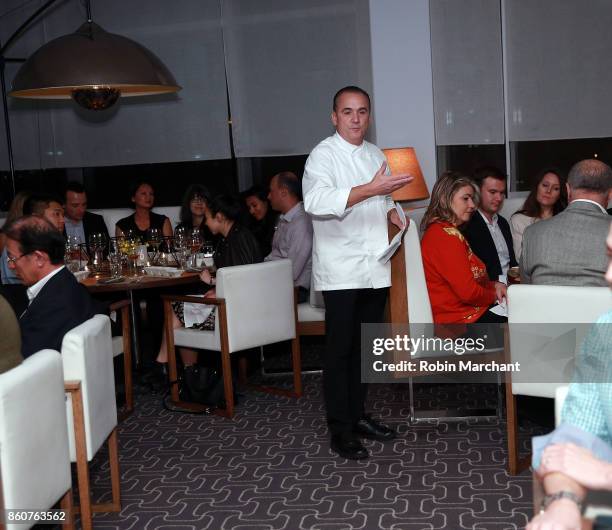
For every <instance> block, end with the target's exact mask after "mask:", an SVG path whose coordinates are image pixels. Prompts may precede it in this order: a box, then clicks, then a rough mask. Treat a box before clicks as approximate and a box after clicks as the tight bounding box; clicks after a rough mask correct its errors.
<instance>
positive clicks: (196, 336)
mask: <svg viewBox="0 0 612 530" xmlns="http://www.w3.org/2000/svg"><path fill="white" fill-rule="evenodd" d="M215 324H216V326H215V331H207V330H197V329H185V328H178V329H175V330H174V344H175V346H185V347H187V348H201V349H203V350H212V351H220V350H221V341H220V339H219V331H218V327H219V326H218V324H219V321H218V320H217V321H216V322H215Z"/></svg>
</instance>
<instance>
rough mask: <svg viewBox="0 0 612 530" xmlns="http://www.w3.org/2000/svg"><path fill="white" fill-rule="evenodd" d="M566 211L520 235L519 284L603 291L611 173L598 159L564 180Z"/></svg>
mask: <svg viewBox="0 0 612 530" xmlns="http://www.w3.org/2000/svg"><path fill="white" fill-rule="evenodd" d="M567 194H568V197H569V200H570V204H569V206H568V207H567V208H566V209H565V210H564V211H563V212H561V213H559V214H558V215H556V216H554V217H551V218H550V219H546V220H544V221H539V222H537V223H535V224H532V225H531V226H529V227H528V228H527V229H526V230H525V234H524V235H523V251H522V254H521V263H520V268H521V279H522V282H523V283H533V284H540V285H591V286H602V287H605V286H606V285H607V284H606V280H605V279H604V274H605V271H606V268H607V258H606V255H605V253H604V252H603V243H602V242H603V241H605V240H606V236H607V233H608V229H609V226H610V216H609V215H608V213H607V212H606V206H607V205H608V200H609V199H610V196H611V195H612V169H610V167H609V166H608V165H606V164H604V163H603V162H600V161H599V160H582V161H581V162H578V163H577V164H574V166H573V167H572V169H571V170H570V172H569V175H568V178H567Z"/></svg>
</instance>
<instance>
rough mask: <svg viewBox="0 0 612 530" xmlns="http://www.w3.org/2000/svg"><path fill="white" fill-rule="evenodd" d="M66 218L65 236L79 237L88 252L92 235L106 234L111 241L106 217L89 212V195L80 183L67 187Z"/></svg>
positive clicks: (70, 184)
mask: <svg viewBox="0 0 612 530" xmlns="http://www.w3.org/2000/svg"><path fill="white" fill-rule="evenodd" d="M64 216H65V219H64V221H65V226H64V236H67V235H76V236H78V238H79V242H80V243H85V244H86V245H87V250H88V251H89V236H90V235H91V234H98V233H99V234H104V235H105V236H106V239H107V240H108V239H109V237H108V228H107V227H106V223H105V222H104V217H102V216H101V215H97V214H95V213H91V212H88V211H87V194H86V193H85V188H84V187H83V185H82V184H80V183H79V182H69V183H68V184H67V185H66V196H65V202H64Z"/></svg>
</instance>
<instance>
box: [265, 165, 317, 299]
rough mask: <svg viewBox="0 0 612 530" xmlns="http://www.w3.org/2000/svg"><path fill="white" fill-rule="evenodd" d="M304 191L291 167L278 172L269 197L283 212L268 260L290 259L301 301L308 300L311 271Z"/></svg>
mask: <svg viewBox="0 0 612 530" xmlns="http://www.w3.org/2000/svg"><path fill="white" fill-rule="evenodd" d="M301 195H302V186H301V185H300V180H299V179H298V178H297V175H295V174H294V173H291V172H290V171H283V172H281V173H278V174H277V175H274V176H273V177H272V179H271V180H270V192H269V194H268V200H269V201H270V205H271V206H272V208H273V209H274V210H276V211H277V212H280V214H281V215H280V217H279V218H278V224H277V227H276V231H275V232H274V237H273V239H272V252H270V254H268V255H267V256H266V258H265V261H272V260H276V259H283V258H288V259H290V260H291V266H292V268H293V283H294V285H295V286H296V287H297V288H298V303H302V302H306V301H307V300H308V294H309V292H310V275H311V272H312V221H311V220H310V217H308V214H307V213H306V212H305V211H304V203H302V201H301Z"/></svg>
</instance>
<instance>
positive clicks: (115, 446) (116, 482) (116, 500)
mask: <svg viewBox="0 0 612 530" xmlns="http://www.w3.org/2000/svg"><path fill="white" fill-rule="evenodd" d="M108 461H109V467H110V476H111V489H112V495H113V502H112V510H110V511H113V512H119V511H121V474H120V472H119V443H118V441H117V427H115V428H114V429H113V432H111V434H110V436H109V437H108Z"/></svg>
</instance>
